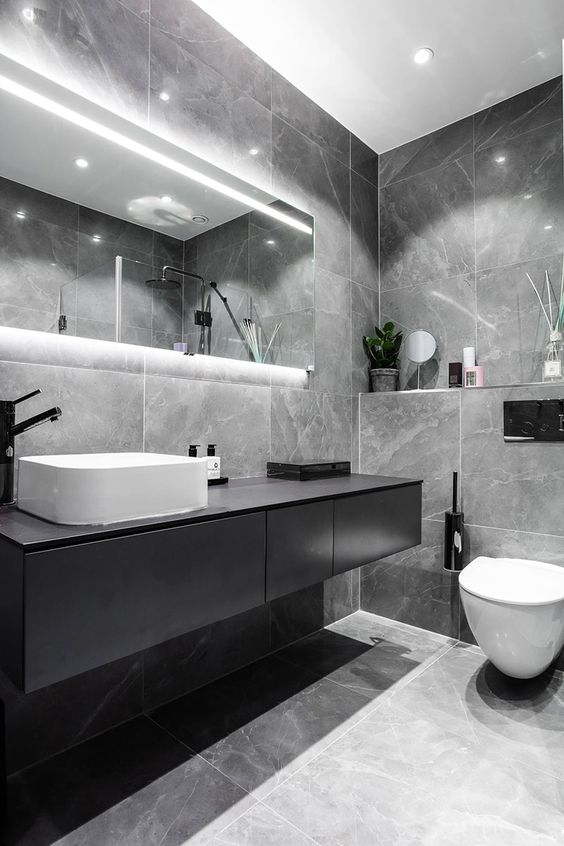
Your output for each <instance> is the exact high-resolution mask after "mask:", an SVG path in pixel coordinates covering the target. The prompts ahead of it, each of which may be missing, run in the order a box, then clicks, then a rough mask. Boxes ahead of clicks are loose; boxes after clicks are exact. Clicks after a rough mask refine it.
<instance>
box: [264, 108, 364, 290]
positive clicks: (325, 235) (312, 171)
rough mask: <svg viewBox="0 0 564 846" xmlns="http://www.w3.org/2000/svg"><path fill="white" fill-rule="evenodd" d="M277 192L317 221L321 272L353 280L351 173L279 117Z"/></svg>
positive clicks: (274, 134) (274, 163) (275, 137)
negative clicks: (336, 274)
mask: <svg viewBox="0 0 564 846" xmlns="http://www.w3.org/2000/svg"><path fill="white" fill-rule="evenodd" d="M272 145H273V149H272V167H273V170H272V189H273V191H274V193H275V194H277V195H278V196H281V197H283V198H284V199H287V200H288V201H289V202H292V203H293V204H294V205H296V206H298V208H306V209H308V211H310V212H311V214H313V215H314V217H315V259H316V265H317V266H318V267H323V268H325V269H326V270H331V271H332V272H333V273H338V274H340V275H341V276H345V277H347V278H348V277H349V275H350V260H351V252H350V250H351V247H350V221H349V217H350V170H349V169H348V168H347V167H345V165H343V164H341V162H339V161H338V160H337V159H335V158H333V156H331V155H330V154H328V153H326V152H325V150H324V149H323V148H321V147H319V146H318V145H317V144H315V143H314V142H313V141H310V140H309V139H308V138H306V137H305V136H304V135H302V134H301V133H300V132H298V131H297V130H295V129H294V128H293V127H291V126H289V125H288V124H287V123H285V122H284V121H282V120H280V119H279V118H277V117H273V119H272Z"/></svg>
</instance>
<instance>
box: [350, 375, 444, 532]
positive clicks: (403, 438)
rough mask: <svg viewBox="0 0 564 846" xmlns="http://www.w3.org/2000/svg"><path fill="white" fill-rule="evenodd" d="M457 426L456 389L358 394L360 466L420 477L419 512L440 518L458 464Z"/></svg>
mask: <svg viewBox="0 0 564 846" xmlns="http://www.w3.org/2000/svg"><path fill="white" fill-rule="evenodd" d="M459 426H460V392H459V391H452V392H450V393H449V391H448V390H446V391H441V392H427V393H426V392H413V393H409V392H407V393H395V392H394V393H384V394H364V395H362V396H361V398H360V472H361V473H384V474H388V473H389V474H391V475H396V474H397V475H399V476H404V475H406V474H407V473H408V474H410V475H411V477H417V478H421V479H423V516H424V517H439V518H442V513H443V512H444V511H445V510H446V509H447V508H449V506H450V502H451V490H452V481H451V480H452V472H453V471H454V470H459V469H460V457H459Z"/></svg>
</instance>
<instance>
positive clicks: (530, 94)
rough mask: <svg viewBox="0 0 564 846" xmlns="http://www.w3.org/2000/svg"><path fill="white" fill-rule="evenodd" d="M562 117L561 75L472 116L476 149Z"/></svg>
mask: <svg viewBox="0 0 564 846" xmlns="http://www.w3.org/2000/svg"><path fill="white" fill-rule="evenodd" d="M561 119H562V77H560V76H559V77H556V78H555V79H552V80H550V81H549V82H543V83H542V84H541V85H537V86H536V87H535V88H530V89H529V90H528V91H523V92H522V93H521V94H517V95H516V96H515V97H510V98H509V99H508V100H503V102H501V103H497V104H496V105H495V106H491V107H490V108H489V109H484V111H482V112H479V113H478V114H477V115H475V116H474V132H475V144H476V148H477V149H481V148H482V147H489V146H490V145H492V144H497V143H500V142H504V141H506V140H507V139H508V138H514V137H515V136H516V135H521V133H523V132H529V131H530V130H531V129H537V128H538V127H539V126H545V124H547V123H552V122H553V121H555V120H561Z"/></svg>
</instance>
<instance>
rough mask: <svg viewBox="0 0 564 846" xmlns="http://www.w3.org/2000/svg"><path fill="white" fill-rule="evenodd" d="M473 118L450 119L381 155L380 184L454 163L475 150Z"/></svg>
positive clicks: (386, 183) (383, 184)
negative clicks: (425, 133)
mask: <svg viewBox="0 0 564 846" xmlns="http://www.w3.org/2000/svg"><path fill="white" fill-rule="evenodd" d="M472 132H473V118H472V117H467V118H463V119H462V120H459V121H457V122H456V123H451V124H449V125H448V126H445V127H443V128H441V129H437V130H436V131H435V132H430V133H429V134H428V135H423V136H422V137H421V138H416V139H415V140H414V141H410V142H409V143H408V144H402V146H401V147H396V148H395V149H393V150H389V151H388V152H387V153H382V154H381V155H380V185H381V186H382V187H383V186H385V185H389V184H390V183H392V182H398V181H399V180H401V179H407V178H409V177H410V176H415V175H416V174H418V173H422V172H423V171H425V170H431V169H432V168H434V167H439V166H444V165H447V164H451V163H452V162H454V161H456V159H460V158H462V156H466V155H468V154H469V153H472Z"/></svg>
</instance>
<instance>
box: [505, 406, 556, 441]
mask: <svg viewBox="0 0 564 846" xmlns="http://www.w3.org/2000/svg"><path fill="white" fill-rule="evenodd" d="M503 438H504V440H505V441H508V442H514V443H519V442H527V441H530V442H531V443H532V442H534V441H538V442H543V443H547V442H561V443H564V399H553V400H515V401H511V402H504V403H503Z"/></svg>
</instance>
